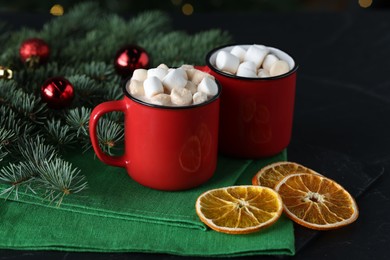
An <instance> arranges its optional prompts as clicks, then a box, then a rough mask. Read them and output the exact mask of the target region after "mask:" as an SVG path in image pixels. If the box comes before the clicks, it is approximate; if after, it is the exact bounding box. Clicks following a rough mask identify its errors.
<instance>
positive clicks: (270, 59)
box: [263, 54, 279, 71]
mask: <svg viewBox="0 0 390 260" xmlns="http://www.w3.org/2000/svg"><path fill="white" fill-rule="evenodd" d="M278 60H279V59H278V58H277V57H276V56H275V55H273V54H268V55H267V56H265V58H264V61H263V68H264V69H266V70H268V71H269V70H270V69H271V66H272V65H273V64H274V63H275V62H277V61H278Z"/></svg>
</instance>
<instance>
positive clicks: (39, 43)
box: [19, 38, 50, 67]
mask: <svg viewBox="0 0 390 260" xmlns="http://www.w3.org/2000/svg"><path fill="white" fill-rule="evenodd" d="M19 54H20V59H21V60H22V62H23V63H26V64H28V65H29V66H30V67H32V66H35V65H38V64H43V63H45V62H47V60H48V59H49V55H50V47H49V45H48V44H47V43H46V42H45V41H44V40H42V39H38V38H32V39H27V40H25V41H24V42H22V44H21V45H20V48H19Z"/></svg>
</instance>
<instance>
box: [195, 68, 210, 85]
mask: <svg viewBox="0 0 390 260" xmlns="http://www.w3.org/2000/svg"><path fill="white" fill-rule="evenodd" d="M205 77H209V78H211V79H214V76H212V75H210V74H208V73H206V72H203V71H200V70H195V71H194V74H193V75H192V77H191V81H192V82H193V83H194V84H195V85H199V83H200V82H201V81H202V80H203V79H204V78H205Z"/></svg>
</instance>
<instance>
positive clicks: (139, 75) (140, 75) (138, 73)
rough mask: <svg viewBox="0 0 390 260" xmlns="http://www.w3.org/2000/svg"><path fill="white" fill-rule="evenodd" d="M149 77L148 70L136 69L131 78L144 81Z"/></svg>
mask: <svg viewBox="0 0 390 260" xmlns="http://www.w3.org/2000/svg"><path fill="white" fill-rule="evenodd" d="M147 77H148V71H147V70H146V69H136V70H134V72H133V75H132V76H131V79H135V80H139V81H144V80H145V79H146V78H147Z"/></svg>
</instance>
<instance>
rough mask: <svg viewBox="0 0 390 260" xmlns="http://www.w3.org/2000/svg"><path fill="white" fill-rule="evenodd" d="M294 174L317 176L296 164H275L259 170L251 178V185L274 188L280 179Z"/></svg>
mask: <svg viewBox="0 0 390 260" xmlns="http://www.w3.org/2000/svg"><path fill="white" fill-rule="evenodd" d="M294 173H310V174H319V173H317V172H315V171H313V170H311V169H309V168H307V167H305V166H303V165H300V164H298V163H294V162H276V163H272V164H269V165H267V166H265V167H263V168H262V169H260V171H258V172H257V173H256V175H255V176H253V178H252V184H253V185H260V186H265V187H270V188H274V187H275V185H276V184H277V183H278V182H279V181H280V180H281V179H283V178H284V177H285V176H287V175H290V174H294Z"/></svg>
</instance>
